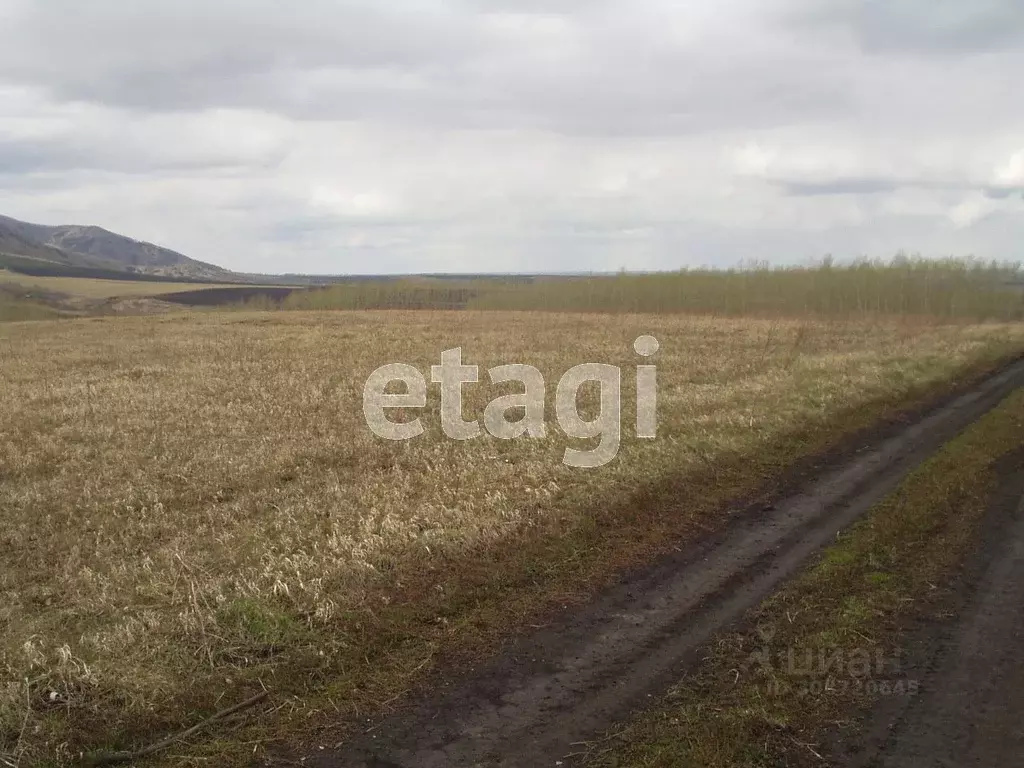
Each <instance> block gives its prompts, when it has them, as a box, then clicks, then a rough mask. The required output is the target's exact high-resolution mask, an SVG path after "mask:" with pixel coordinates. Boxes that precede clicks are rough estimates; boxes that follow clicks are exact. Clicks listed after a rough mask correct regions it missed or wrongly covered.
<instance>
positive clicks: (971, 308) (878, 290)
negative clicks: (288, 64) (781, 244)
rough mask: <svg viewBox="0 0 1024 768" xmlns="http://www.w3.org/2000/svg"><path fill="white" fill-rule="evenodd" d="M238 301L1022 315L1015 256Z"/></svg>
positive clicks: (305, 305) (387, 287)
mask: <svg viewBox="0 0 1024 768" xmlns="http://www.w3.org/2000/svg"><path fill="white" fill-rule="evenodd" d="M241 306H244V307H245V308H247V309H280V310H329V309H473V310H494V309H503V310H542V311H552V312H555V311H558V312H638V313H644V312H655V313H679V312H686V313H694V314H707V315H717V316H740V315H757V316H779V315H820V316H833V317H834V316H864V315H902V316H927V317H938V318H947V319H959V318H962V319H969V320H985V319H992V320H1021V319H1024V270H1022V269H1021V266H1020V265H1019V264H1003V263H995V262H980V261H977V260H972V259H944V260H930V259H923V258H915V257H907V256H902V255H901V256H898V257H896V258H895V259H893V260H892V261H888V262H882V261H868V260H862V261H859V262H856V263H854V264H843V265H837V264H834V263H831V262H830V261H828V260H826V261H824V262H822V263H821V264H820V265H818V266H815V267H786V268H769V267H766V266H761V267H756V268H752V269H742V270H739V269H737V270H727V271H726V270H721V271H719V270H706V269H702V270H680V271H678V272H664V273H657V274H628V273H622V274H618V275H604V276H594V277H547V278H545V277H535V278H533V279H531V280H529V281H523V280H509V279H506V278H484V277H479V278H474V279H463V280H446V281H443V282H442V281H438V280H436V279H435V278H407V279H400V280H394V279H392V280H381V281H365V280H363V281H358V282H351V283H342V284H338V285H333V286H330V287H326V288H315V289H309V290H301V291H296V292H294V293H291V294H290V295H288V296H286V297H284V298H281V299H277V298H273V297H266V296H264V297H259V298H256V299H253V300H251V301H248V302H245V303H244V304H243V305H241Z"/></svg>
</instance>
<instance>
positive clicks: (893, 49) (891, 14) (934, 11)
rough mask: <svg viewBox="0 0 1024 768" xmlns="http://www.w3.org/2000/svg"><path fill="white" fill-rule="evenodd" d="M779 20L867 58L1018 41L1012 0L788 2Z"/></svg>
mask: <svg viewBox="0 0 1024 768" xmlns="http://www.w3.org/2000/svg"><path fill="white" fill-rule="evenodd" d="M785 15H786V17H787V18H788V19H789V20H790V21H794V22H796V23H797V24H798V25H800V26H810V27H817V28H819V29H824V30H829V31H831V32H833V33H837V34H841V35H846V36H848V37H850V38H852V39H853V40H855V41H856V42H857V44H859V45H860V46H861V47H862V48H863V49H864V50H865V51H868V52H872V53H885V54H904V55H906V54H939V55H961V54H965V53H987V52H993V51H998V50H1002V49H1008V48H1012V47H1015V46H1016V45H1018V44H1019V43H1020V42H1021V41H1024V5H1022V4H1021V3H1020V2H1019V1H1018V0H832V1H831V2H829V1H828V0H826V1H824V2H823V1H822V0H794V2H792V3H790V6H789V8H787V9H786V13H785Z"/></svg>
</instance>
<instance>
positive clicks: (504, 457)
mask: <svg viewBox="0 0 1024 768" xmlns="http://www.w3.org/2000/svg"><path fill="white" fill-rule="evenodd" d="M642 334H651V335H654V336H655V337H657V338H658V339H659V341H660V342H661V351H660V352H659V353H658V355H657V356H656V357H654V358H653V359H652V360H641V359H640V358H639V357H638V356H637V355H636V354H635V352H634V351H633V346H632V344H633V340H634V339H636V338H637V337H638V336H640V335H642ZM457 346H460V347H462V349H463V362H464V363H467V364H477V365H479V366H480V367H481V381H482V382H487V381H488V379H487V377H486V373H485V372H486V369H487V368H489V367H491V366H496V365H502V364H506V363H516V362H522V363H528V364H530V365H534V366H536V367H537V368H539V369H540V370H541V371H542V372H543V373H544V374H545V377H546V381H547V385H548V415H549V421H550V423H549V431H548V437H547V438H546V439H544V440H530V439H526V438H522V439H518V440H513V441H500V440H497V439H494V438H491V437H487V436H484V437H480V438H479V439H477V440H473V441H468V442H456V441H452V440H448V439H446V438H444V436H443V434H442V433H441V429H440V419H439V402H438V394H437V389H438V388H437V386H436V385H431V386H430V387H429V389H428V393H429V395H428V398H429V399H428V406H427V408H426V409H424V410H423V412H422V413H421V414H420V415H421V417H422V419H423V424H424V426H425V427H426V430H427V431H426V434H424V435H422V436H421V437H419V438H417V439H415V440H412V441H409V442H403V443H389V442H385V441H383V440H381V439H379V438H377V437H375V436H374V435H373V434H372V433H371V432H370V430H369V429H368V428H367V427H366V424H365V422H364V417H363V412H362V389H363V383H364V382H365V380H366V378H367V376H368V375H369V374H370V372H371V371H373V370H374V369H375V368H377V367H378V366H380V365H383V364H385V363H392V362H405V363H410V364H412V365H414V366H416V367H417V368H418V369H419V370H420V371H421V372H423V373H424V375H425V376H426V378H427V379H428V381H429V378H430V366H431V365H436V364H438V363H439V362H440V354H441V351H442V350H444V349H448V348H451V347H457ZM1022 350H1024V327H1022V326H1020V325H1014V326H1011V325H984V326H963V325H927V324H913V325H908V324H903V323H896V322H891V323H889V322H872V323H870V324H869V323H859V322H858V323H825V322H816V321H768V320H715V319H702V318H692V317H684V316H672V317H661V316H636V315H626V316H598V315H569V314H562V315H558V314H545V313H475V312H464V313H458V312H451V313H444V312H419V313H414V312H332V313H322V314H318V313H277V314H256V313H254V314H244V313H230V314H195V315H186V314H183V315H168V316H160V317H140V318H103V319H90V320H77V321H67V322H60V323H51V322H42V323H20V324H8V325H4V326H0V562H2V563H3V567H2V569H0V627H2V632H0V756H6V759H7V760H9V761H10V762H11V763H12V764H17V761H19V760H21V761H23V763H22V764H24V765H31V764H35V763H38V762H44V761H62V762H70V761H73V760H75V759H76V757H77V755H78V754H79V751H80V750H81V749H91V748H105V747H125V746H129V745H132V744H139V743H144V742H145V741H146V740H147V739H155V738H159V737H160V736H162V735H165V734H166V733H167V732H171V731H174V730H177V729H180V728H182V727H187V726H188V725H190V724H192V723H193V722H195V720H196V718H197V717H199V718H201V716H203V715H204V714H209V713H210V712H213V711H215V710H217V709H218V708H220V707H222V706H224V705H225V704H230V703H233V702H235V701H238V700H240V699H242V698H245V696H247V695H249V694H251V693H252V692H253V691H257V690H260V688H261V687H262V686H265V687H266V688H267V689H269V690H270V691H271V694H272V698H271V701H272V702H273V704H274V706H273V707H272V708H268V710H267V711H264V712H263V713H261V717H262V718H263V723H264V725H263V727H262V730H259V731H258V732H248V731H247V732H246V733H247V734H248V736H247V738H248V740H247V741H245V754H249V755H251V754H252V753H253V752H254V751H257V752H258V750H259V749H260V748H261V746H262V744H263V740H264V739H272V738H273V736H274V735H275V733H277V731H276V730H275V728H276V726H275V725H274V723H290V725H289V726H288V727H293V726H294V723H295V721H296V718H299V719H302V721H303V722H304V721H305V720H306V719H309V718H312V719H315V718H316V717H318V716H320V715H322V714H323V713H324V712H327V713H328V714H329V715H330V716H331V717H335V716H350V715H353V714H356V715H358V714H361V711H360V710H361V708H365V709H367V710H374V709H376V708H378V707H379V706H380V705H382V704H383V703H385V702H386V701H387V700H389V699H391V698H392V697H393V696H397V695H398V694H399V693H401V691H402V690H404V689H405V688H407V687H408V686H410V685H412V684H414V682H415V680H416V679H418V676H421V675H422V674H424V673H425V672H426V671H428V670H429V669H430V668H431V666H432V664H433V660H434V659H435V657H436V656H437V655H438V654H439V653H440V652H441V651H444V650H445V649H446V648H448V647H449V646H457V645H459V644H460V643H463V642H470V641H467V640H466V639H467V638H470V639H471V638H472V637H474V636H481V637H482V636H487V637H489V636H491V634H492V633H493V632H496V631H498V629H500V627H501V626H505V625H514V624H515V623H517V622H521V621H522V620H525V619H528V618H529V616H530V611H531V608H530V605H533V604H537V602H538V601H539V600H540V599H541V596H544V595H550V594H552V593H559V594H567V593H571V592H572V590H573V588H574V587H578V586H579V585H580V584H582V583H584V582H586V581H587V580H588V579H593V578H598V577H600V574H601V573H603V571H602V568H604V567H605V566H608V567H611V566H614V565H615V564H621V563H622V562H624V561H625V560H628V557H629V554H628V553H629V552H630V551H633V552H634V554H635V552H636V551H637V548H638V547H648V548H650V547H654V548H656V547H657V546H658V544H657V540H658V539H664V538H665V537H668V536H681V535H684V534H685V533H686V532H687V531H691V530H698V529H700V528H701V527H702V526H709V525H713V524H714V520H715V517H714V512H715V510H717V509H718V508H720V507H721V503H722V502H723V501H725V500H727V499H730V498H735V497H737V496H741V495H743V494H745V493H749V492H751V491H752V490H754V489H755V488H756V487H758V485H759V484H760V483H761V482H763V480H764V478H766V477H768V476H770V475H772V474H774V473H777V472H778V471H780V470H781V469H783V468H784V467H785V466H787V465H789V464H790V463H792V462H793V461H795V460H797V459H799V458H801V457H802V456H805V455H807V454H809V453H811V452H813V451H816V450H820V449H821V448H822V447H823V446H825V445H827V444H829V443H830V442H831V441H833V440H835V439H836V437H837V436H839V435H840V434H841V433H842V432H844V431H847V430H850V429H854V428H857V427H863V426H865V425H867V424H870V423H871V422H872V421H873V420H875V419H877V418H878V417H879V416H881V415H884V414H885V413H888V412H890V411H891V410H892V409H893V408H896V407H899V406H901V405H905V404H907V403H909V402H912V401H914V400H916V399H918V398H920V397H922V396H923V395H925V394H929V393H931V394H933V393H934V392H936V391H937V390H939V389H941V388H942V386H943V385H944V383H945V382H947V381H949V380H950V379H953V378H956V377H963V376H965V375H967V373H968V372H974V373H976V372H978V371H981V370H983V369H986V368H990V367H992V366H994V365H995V364H997V363H998V362H999V361H1001V360H1003V359H1006V358H1007V357H1009V356H1011V355H1015V354H1019V353H1020V352H1021V351H1022ZM585 362H599V363H608V364H612V365H617V366H620V367H621V368H622V370H623V393H622V401H623V427H622V446H621V450H620V452H619V455H618V458H617V459H616V460H615V461H613V462H612V463H610V464H609V465H607V466H605V467H603V468H601V469H598V470H581V469H572V468H569V467H566V466H564V465H563V464H562V463H561V458H562V453H563V451H564V449H565V448H566V446H567V445H572V446H574V447H582V446H581V445H580V444H579V442H578V441H570V440H568V439H567V438H565V437H564V436H563V435H561V434H560V433H559V430H558V429H557V425H556V424H555V422H554V417H553V413H554V404H553V395H554V388H555V384H556V382H557V381H558V378H559V377H560V376H561V375H562V374H563V373H564V372H565V371H566V370H567V369H568V368H570V367H572V366H574V365H577V364H579V363H585ZM650 362H653V363H655V364H657V366H658V377H659V437H658V439H657V440H653V441H649V440H643V441H641V440H637V439H636V438H635V436H634V435H633V427H632V418H633V409H632V406H631V403H632V402H635V401H634V397H635V392H634V389H633V375H632V370H633V367H634V366H635V365H637V364H638V363H650ZM507 391H508V390H507V389H501V388H497V387H493V386H491V385H490V384H488V383H481V384H477V385H469V386H467V388H466V396H465V413H466V418H469V419H472V418H477V417H481V416H482V413H483V410H484V406H485V405H486V403H487V402H488V401H490V400H491V399H493V398H494V397H496V396H498V395H500V394H504V393H506V392H507ZM593 394H594V393H593V392H589V391H588V392H586V393H585V395H584V397H583V398H582V400H583V403H582V405H583V406H584V407H586V406H588V405H592V404H593V403H592V402H589V403H588V401H593V399H594V397H593ZM665 488H670V489H671V490H672V494H671V498H672V501H671V503H670V504H666V503H662V502H664V501H665V499H664V498H662V497H661V496H660V495H659V494H661V490H659V489H665ZM645 489H650V493H649V494H648V495H647V496H643V493H645V492H646V491H645ZM638 493H639V494H640V496H639V498H644V499H648V500H649V501H651V502H652V503H651V504H650V505H649V506H650V507H651V508H650V510H648V509H646V508H642V507H644V506H645V505H636V504H633V502H634V501H635V500H636V499H637V498H638ZM654 502H658V503H654ZM470 644H471V642H470ZM327 702H329V704H328V703H327ZM268 722H269V723H270V725H267V723H268ZM282 727H284V726H282ZM241 741H243V740H242V739H240V738H235V739H234V742H239V743H240V742H241ZM190 749H191V750H192V753H194V754H197V755H202V754H203V749H204V747H203V746H202V743H200V742H197V743H195V744H193V745H192V746H191V747H190ZM197 759H198V758H197Z"/></svg>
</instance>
